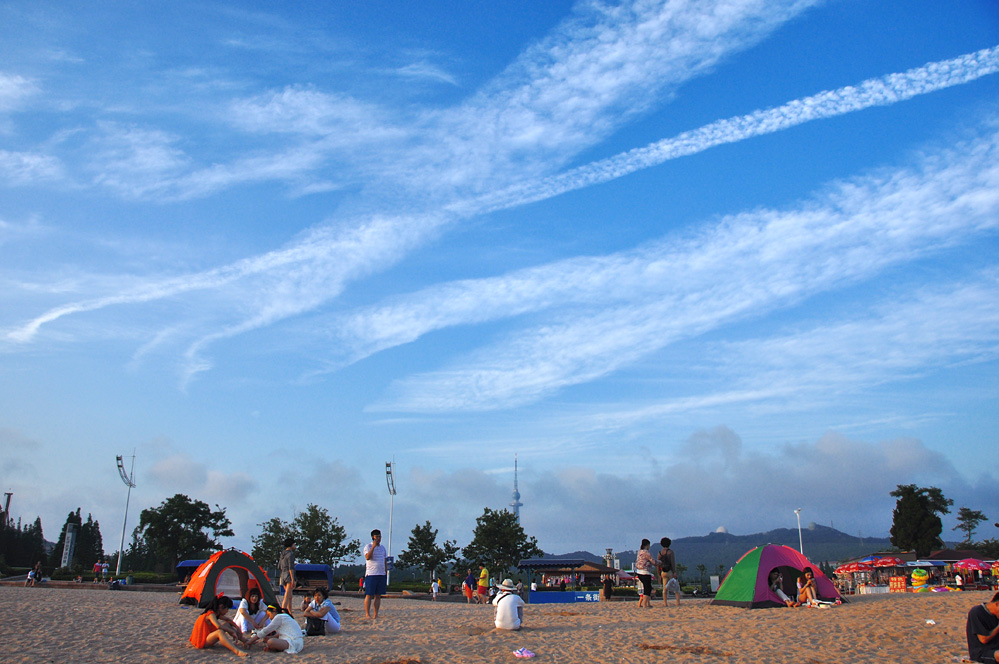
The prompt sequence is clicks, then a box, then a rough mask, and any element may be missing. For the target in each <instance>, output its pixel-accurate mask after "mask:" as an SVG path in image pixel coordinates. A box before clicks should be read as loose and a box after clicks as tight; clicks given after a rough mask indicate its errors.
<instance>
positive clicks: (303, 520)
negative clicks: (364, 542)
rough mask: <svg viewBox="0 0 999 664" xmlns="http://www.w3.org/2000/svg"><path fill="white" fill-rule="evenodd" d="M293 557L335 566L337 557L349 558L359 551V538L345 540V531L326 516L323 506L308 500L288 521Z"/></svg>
mask: <svg viewBox="0 0 999 664" xmlns="http://www.w3.org/2000/svg"><path fill="white" fill-rule="evenodd" d="M291 527H292V532H293V533H294V534H293V537H294V538H295V541H296V545H295V549H296V551H297V556H296V557H297V558H299V559H301V560H302V562H307V563H312V564H314V565H329V566H330V567H332V568H334V569H336V567H337V565H339V564H340V561H341V560H353V559H354V558H355V557H356V556H358V555H359V554H360V553H361V542H360V541H359V540H356V539H354V540H349V541H348V540H347V531H346V530H345V529H344V527H343V526H341V525H340V524H339V523H337V520H336V517H330V513H329V512H327V511H326V509H324V508H322V507H319V506H318V505H313V504H312V503H309V505H308V506H306V508H305V511H304V512H299V513H298V514H297V515H296V516H295V520H294V521H292V522H291Z"/></svg>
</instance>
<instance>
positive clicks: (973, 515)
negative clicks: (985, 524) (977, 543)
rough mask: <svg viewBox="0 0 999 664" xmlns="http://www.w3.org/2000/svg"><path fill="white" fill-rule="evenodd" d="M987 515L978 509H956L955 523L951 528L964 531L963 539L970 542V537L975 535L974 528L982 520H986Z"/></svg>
mask: <svg viewBox="0 0 999 664" xmlns="http://www.w3.org/2000/svg"><path fill="white" fill-rule="evenodd" d="M987 520H988V517H987V516H985V515H984V514H982V513H981V512H979V511H978V510H973V509H969V508H967V507H962V508H961V509H959V510H958V511H957V525H956V526H954V528H952V530H960V531H961V532H963V533H964V541H965V542H967V543H968V544H971V539H972V537H974V535H975V528H977V527H978V524H980V523H981V522H982V521H987Z"/></svg>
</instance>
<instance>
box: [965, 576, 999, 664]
mask: <svg viewBox="0 0 999 664" xmlns="http://www.w3.org/2000/svg"><path fill="white" fill-rule="evenodd" d="M965 631H966V632H967V635H968V659H970V660H971V661H973V662H985V663H991V662H999V593H996V594H995V595H993V596H992V601H990V602H986V603H985V604H979V605H978V606H976V607H974V608H973V609H971V611H968V624H967V627H966V628H965Z"/></svg>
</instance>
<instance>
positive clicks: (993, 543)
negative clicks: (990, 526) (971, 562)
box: [971, 537, 999, 560]
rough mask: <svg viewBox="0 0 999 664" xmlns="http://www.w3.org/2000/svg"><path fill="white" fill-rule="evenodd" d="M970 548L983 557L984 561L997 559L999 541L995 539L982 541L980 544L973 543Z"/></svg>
mask: <svg viewBox="0 0 999 664" xmlns="http://www.w3.org/2000/svg"><path fill="white" fill-rule="evenodd" d="M971 546H972V548H974V549H975V551H977V552H978V553H980V554H982V555H983V556H985V558H986V560H996V559H999V539H996V538H995V537H990V538H989V539H984V540H982V541H981V542H975V543H974V544H972V545H971Z"/></svg>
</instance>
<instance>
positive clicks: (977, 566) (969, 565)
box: [954, 558, 992, 572]
mask: <svg viewBox="0 0 999 664" xmlns="http://www.w3.org/2000/svg"><path fill="white" fill-rule="evenodd" d="M954 569H964V570H968V571H971V572H987V571H988V570H990V569H992V566H991V565H989V564H988V563H987V562H985V561H984V560H978V559H977V558H965V559H964V560H958V561H957V562H956V563H954Z"/></svg>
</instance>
